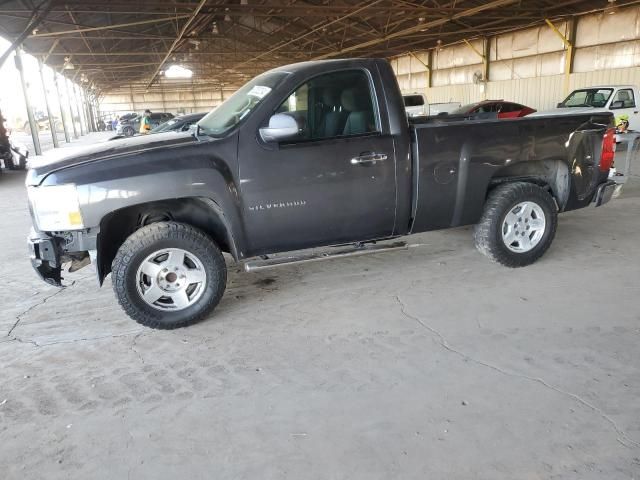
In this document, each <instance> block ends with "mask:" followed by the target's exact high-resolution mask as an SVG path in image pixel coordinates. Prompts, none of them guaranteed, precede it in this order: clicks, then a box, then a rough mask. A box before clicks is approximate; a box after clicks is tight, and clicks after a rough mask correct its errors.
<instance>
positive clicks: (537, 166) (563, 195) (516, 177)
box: [486, 159, 571, 211]
mask: <svg viewBox="0 0 640 480" xmlns="http://www.w3.org/2000/svg"><path fill="white" fill-rule="evenodd" d="M512 182H528V183H534V184H536V185H538V186H540V187H543V188H547V189H548V190H549V191H550V192H551V195H552V197H553V199H554V200H555V202H556V204H557V206H558V210H559V211H563V210H564V208H565V207H566V205H567V202H568V200H569V194H570V191H571V178H570V176H569V167H568V166H567V164H566V162H564V161H562V160H551V159H549V160H538V161H526V162H518V163H514V164H512V165H508V166H505V167H503V168H501V169H500V170H498V171H497V172H495V173H494V175H493V176H492V177H491V180H490V182H489V187H488V189H487V193H486V195H487V197H488V195H489V193H490V192H491V190H493V188H495V187H496V186H498V185H503V184H505V183H512Z"/></svg>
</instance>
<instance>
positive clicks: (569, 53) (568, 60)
mask: <svg viewBox="0 0 640 480" xmlns="http://www.w3.org/2000/svg"><path fill="white" fill-rule="evenodd" d="M544 21H545V22H547V25H549V28H550V29H551V30H553V32H554V33H555V34H556V35H557V36H558V37H560V40H562V43H564V46H565V49H566V52H565V57H564V94H565V95H569V90H570V82H571V73H572V72H573V58H574V56H575V55H574V50H575V49H574V48H573V40H574V38H575V35H576V23H577V22H576V21H575V20H574V19H570V20H568V21H567V35H566V36H565V35H564V34H563V33H562V32H561V31H560V30H558V27H556V26H555V25H554V24H553V22H552V21H551V20H549V19H548V18H545V19H544Z"/></svg>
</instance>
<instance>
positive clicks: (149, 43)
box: [0, 0, 637, 92]
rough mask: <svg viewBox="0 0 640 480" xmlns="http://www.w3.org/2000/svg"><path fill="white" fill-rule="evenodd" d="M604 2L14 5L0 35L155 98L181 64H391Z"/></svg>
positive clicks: (201, 78) (34, 1) (242, 70)
mask: <svg viewBox="0 0 640 480" xmlns="http://www.w3.org/2000/svg"><path fill="white" fill-rule="evenodd" d="M633 3H637V2H633V1H617V2H615V3H611V2H609V3H608V2H607V1H606V0H527V1H524V0H492V1H479V0H449V1H445V0H371V1H355V0H351V1H345V0H343V1H326V0H322V1H321V0H317V1H313V0H307V1H302V0H236V1H219V0H191V1H189V0H184V1H168V0H163V1H160V0H135V1H124V0H109V1H105V0H64V1H57V0H44V1H42V0H10V1H4V2H1V4H0V35H2V36H4V37H5V38H7V39H8V40H10V41H16V43H20V44H23V46H24V48H25V50H26V51H27V52H28V53H31V54H33V55H35V56H36V57H38V58H41V59H42V60H43V61H44V62H45V63H47V64H48V65H50V66H51V67H54V68H55V69H56V70H57V71H60V72H63V73H64V74H65V75H66V76H68V77H70V78H71V77H73V78H74V79H77V80H81V81H82V82H84V83H85V84H86V85H87V86H91V87H92V88H93V89H94V90H96V91H97V92H109V91H110V90H113V89H115V88H121V87H123V86H126V87H128V88H131V89H132V90H138V91H147V90H150V89H153V88H154V86H155V85H157V84H158V82H159V81H161V80H162V78H163V77H164V75H165V72H166V70H167V69H169V68H170V67H172V66H174V65H177V66H179V67H181V68H186V69H189V70H191V71H192V72H193V75H192V77H191V79H190V82H191V83H196V84H201V85H203V86H205V85H206V86H211V87H212V88H216V87H222V86H226V87H227V88H234V87H237V86H238V85H240V84H242V83H244V82H245V81H246V80H247V79H248V78H250V77H252V76H254V75H255V74H257V73H260V72H263V71H265V70H267V69H269V68H272V67H275V66H279V65H283V64H287V63H292V62H299V61H305V60H313V59H324V58H338V57H349V56H353V57H355V56H359V57H363V56H375V57H391V56H395V55H400V54H403V53H408V52H412V51H414V50H425V49H430V48H435V47H438V46H444V45H449V44H452V43H457V42H463V41H469V40H470V39H473V38H478V37H484V36H490V35H495V34H498V33H502V32H506V31H510V30H516V29H521V28H524V27H527V26H531V25H536V24H541V23H544V22H545V19H552V20H554V19H561V18H563V17H566V16H572V15H576V14H581V13H586V12H589V11H593V10H596V9H600V10H602V9H603V8H605V7H607V5H615V6H622V5H628V4H633Z"/></svg>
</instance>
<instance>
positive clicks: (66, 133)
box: [53, 70, 71, 143]
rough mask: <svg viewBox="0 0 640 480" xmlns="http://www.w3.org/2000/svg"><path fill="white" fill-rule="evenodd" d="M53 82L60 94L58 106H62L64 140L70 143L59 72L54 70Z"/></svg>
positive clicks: (61, 116)
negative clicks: (59, 84)
mask: <svg viewBox="0 0 640 480" xmlns="http://www.w3.org/2000/svg"><path fill="white" fill-rule="evenodd" d="M53 84H54V85H55V86H56V93H57V94H58V106H59V107H60V119H61V120H62V129H63V130H64V141H65V142H67V143H69V142H71V139H70V138H69V129H68V128H67V121H66V120H65V118H64V117H65V114H64V107H63V106H62V96H61V95H60V88H59V87H58V74H57V72H56V71H55V70H54V71H53Z"/></svg>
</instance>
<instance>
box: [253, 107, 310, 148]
mask: <svg viewBox="0 0 640 480" xmlns="http://www.w3.org/2000/svg"><path fill="white" fill-rule="evenodd" d="M299 133H300V127H299V126H298V122H297V121H296V119H295V118H293V117H292V116H291V115H286V114H284V113H276V114H275V115H272V116H271V118H270V119H269V126H268V127H263V128H261V129H260V138H262V141H263V142H266V143H269V142H279V141H280V140H290V139H292V138H295V137H297V136H298V134H299Z"/></svg>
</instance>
